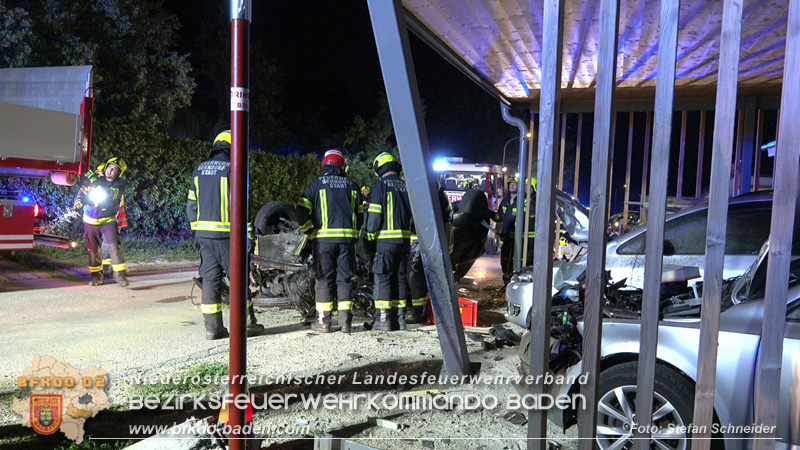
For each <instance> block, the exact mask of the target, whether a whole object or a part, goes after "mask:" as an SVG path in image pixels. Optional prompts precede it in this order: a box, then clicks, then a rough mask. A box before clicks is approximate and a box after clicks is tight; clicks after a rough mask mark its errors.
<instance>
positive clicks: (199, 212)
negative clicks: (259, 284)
mask: <svg viewBox="0 0 800 450" xmlns="http://www.w3.org/2000/svg"><path fill="white" fill-rule="evenodd" d="M230 153H231V132H230V130H227V131H223V132H222V133H219V134H218V135H217V137H216V138H214V145H213V146H212V148H211V155H210V159H208V160H206V161H203V162H202V163H200V165H199V166H198V167H197V168H196V169H195V170H194V173H193V174H192V183H191V185H190V186H189V195H188V198H187V200H186V215H187V216H188V218H189V224H190V225H191V227H192V230H193V231H194V232H195V237H196V239H197V242H198V243H199V244H200V276H201V277H202V278H203V294H202V304H201V305H200V309H201V310H202V311H203V319H204V321H205V328H206V339H209V340H214V339H223V338H226V337H228V330H227V329H226V328H225V326H224V325H223V321H222V283H223V278H224V277H225V276H226V275H230V260H231V243H230V233H231V219H230V178H231V154H230ZM247 310H248V319H247V334H248V335H257V334H259V333H261V332H263V331H264V326H263V325H261V324H259V323H258V321H257V319H256V315H255V310H254V309H253V302H252V300H250V299H248V302H247Z"/></svg>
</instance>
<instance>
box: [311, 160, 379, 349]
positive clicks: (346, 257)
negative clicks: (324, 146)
mask: <svg viewBox="0 0 800 450" xmlns="http://www.w3.org/2000/svg"><path fill="white" fill-rule="evenodd" d="M346 167H347V164H346V163H345V160H344V155H343V154H342V152H341V151H339V149H331V150H328V151H327V152H325V156H324V158H323V160H322V176H321V177H319V178H316V179H314V180H313V181H312V182H311V184H310V185H309V186H308V188H306V190H305V191H304V192H303V195H302V196H301V197H300V203H299V205H298V208H297V210H298V213H299V216H300V223H301V224H302V225H301V226H300V230H301V231H303V232H304V233H306V234H309V235H310V236H311V239H313V240H312V249H313V256H314V275H315V278H316V287H315V290H316V298H315V301H316V310H317V319H316V320H315V321H314V322H313V323H312V327H311V328H312V329H313V330H315V331H319V332H321V333H329V332H330V331H331V318H332V314H333V313H332V311H333V298H334V289H335V292H336V298H337V300H338V303H337V304H338V308H337V309H338V311H339V319H338V320H339V327H340V329H341V331H342V332H343V333H350V331H351V327H352V322H353V312H352V309H353V295H352V280H353V276H354V274H355V253H356V251H355V244H356V241H357V240H358V231H359V229H360V228H361V220H362V219H361V217H362V213H363V209H364V206H363V197H362V196H361V192H360V191H359V188H358V185H357V184H356V183H355V182H353V181H351V180H349V179H347V178H346V177H345V169H346Z"/></svg>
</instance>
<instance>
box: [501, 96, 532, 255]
mask: <svg viewBox="0 0 800 450" xmlns="http://www.w3.org/2000/svg"><path fill="white" fill-rule="evenodd" d="M500 113H501V114H502V115H503V120H505V121H506V123H508V124H510V125H513V126H515V127H517V129H519V168H518V170H517V173H519V178H520V183H519V184H517V206H516V208H517V211H522V210H523V209H524V208H525V195H523V192H525V174H526V173H527V172H526V170H527V167H528V149H527V144H528V140H527V139H526V136H527V134H528V127H527V126H526V125H525V121H524V120H522V119H520V118H517V117H514V116H512V115H511V112H510V111H509V109H508V105H505V104H503V103H501V104H500ZM523 217H524V214H517V215H516V217H515V222H514V229H515V230H517V231H516V232H515V233H514V266H513V267H514V270H515V271H516V270H519V269H521V268H522V244H523V240H522V238H523V234H522V230H523V228H524V226H523V223H524V222H523V221H522V219H523Z"/></svg>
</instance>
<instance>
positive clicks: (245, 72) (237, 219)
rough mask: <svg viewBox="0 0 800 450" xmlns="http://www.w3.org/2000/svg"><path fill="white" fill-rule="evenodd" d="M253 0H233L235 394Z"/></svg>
mask: <svg viewBox="0 0 800 450" xmlns="http://www.w3.org/2000/svg"><path fill="white" fill-rule="evenodd" d="M251 7H252V3H251V1H250V0H231V138H232V142H231V273H230V277H231V318H230V327H231V333H230V371H229V373H230V381H229V383H230V384H229V392H230V394H231V396H232V398H233V399H237V398H239V397H240V396H241V395H242V394H246V393H247V386H246V382H245V381H244V375H245V374H246V372H247V332H246V320H247V300H248V298H247V297H248V295H247V294H248V289H247V286H248V274H247V267H248V265H247V218H248V213H247V198H248V186H249V180H248V177H249V173H250V170H249V167H248V153H249V150H250V139H249V132H250V130H249V125H250V21H251V19H252V9H251ZM233 403H234V404H233V405H231V408H230V413H231V415H230V425H231V429H232V430H237V429H238V430H241V429H242V427H243V426H244V425H245V423H246V417H245V412H246V410H245V409H238V407H237V405H238V404H239V402H236V401H234V402H233ZM245 437H246V436H243V435H242V434H241V433H231V435H230V436H229V441H228V442H229V445H230V449H231V450H242V449H244V448H245V443H246V441H245V440H244V439H243V438H245Z"/></svg>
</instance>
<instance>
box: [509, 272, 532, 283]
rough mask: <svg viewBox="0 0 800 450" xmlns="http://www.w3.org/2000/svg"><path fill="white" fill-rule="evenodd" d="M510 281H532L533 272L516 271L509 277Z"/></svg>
mask: <svg viewBox="0 0 800 450" xmlns="http://www.w3.org/2000/svg"><path fill="white" fill-rule="evenodd" d="M511 281H512V282H517V283H532V282H533V274H532V273H528V272H518V273H515V274H514V276H512V277H511Z"/></svg>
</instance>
